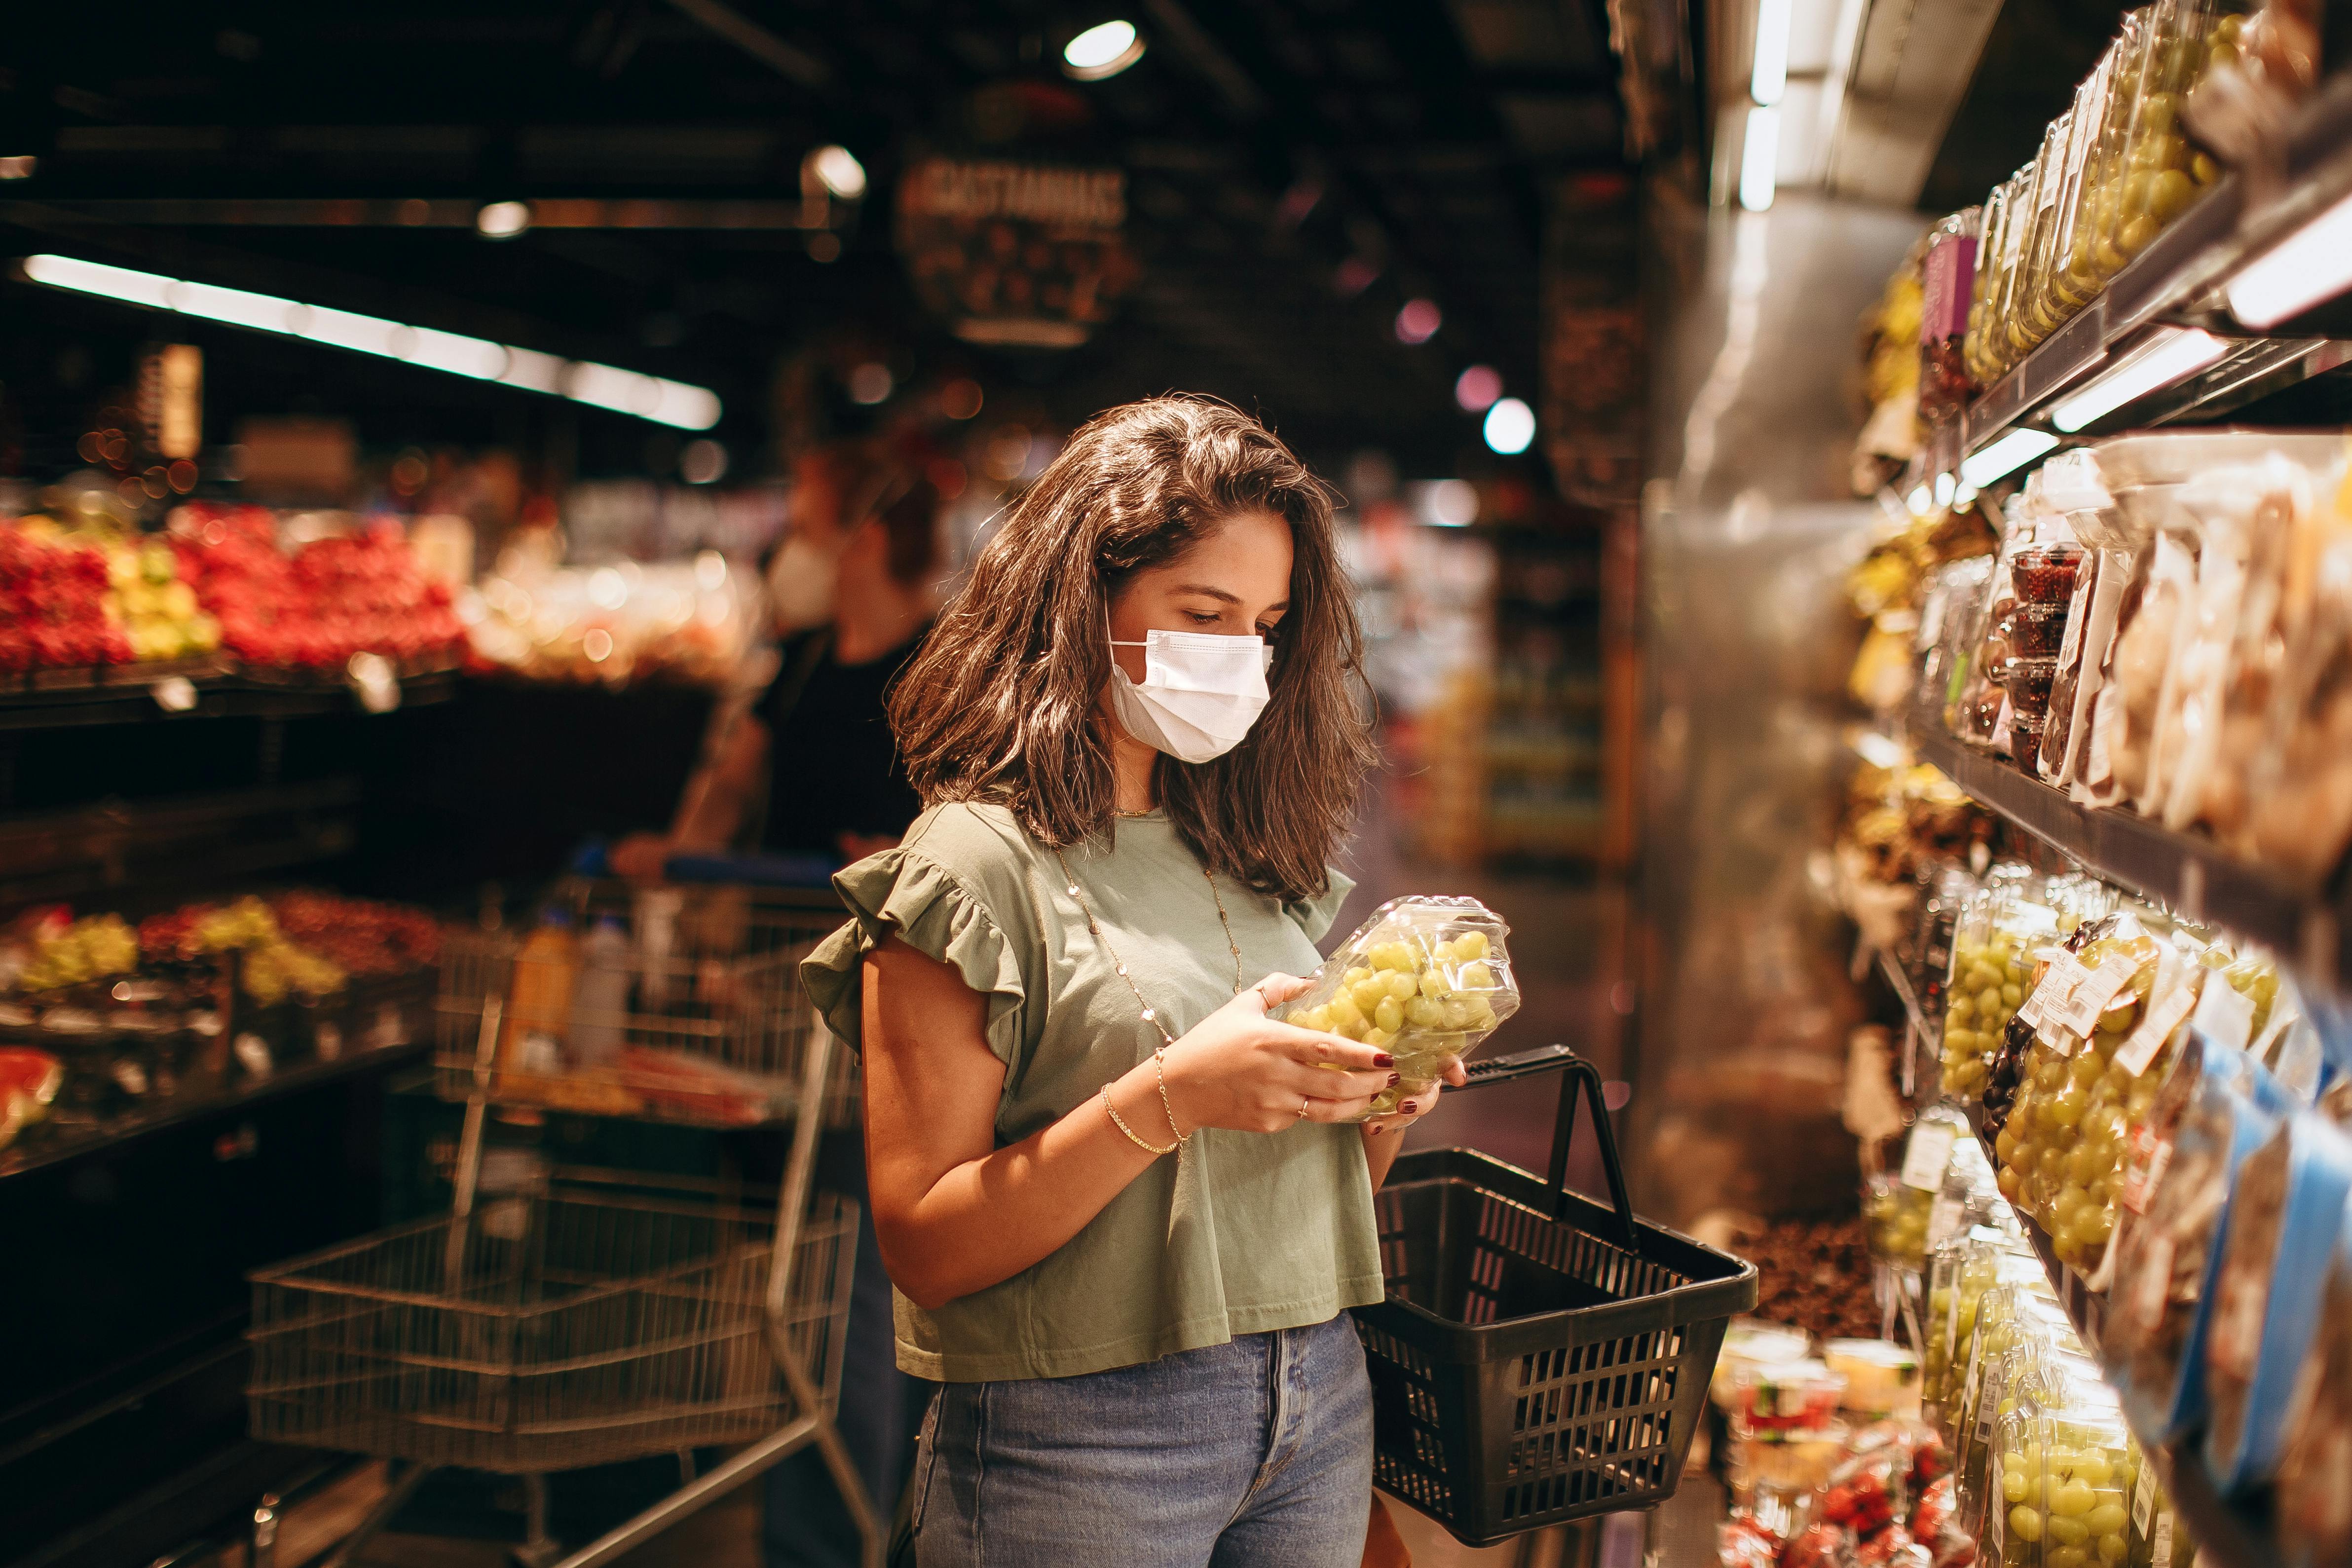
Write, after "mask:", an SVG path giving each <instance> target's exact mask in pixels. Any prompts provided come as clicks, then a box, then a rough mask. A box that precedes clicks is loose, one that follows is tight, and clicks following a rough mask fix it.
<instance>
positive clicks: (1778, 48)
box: [1748, 0, 1790, 105]
mask: <svg viewBox="0 0 2352 1568" xmlns="http://www.w3.org/2000/svg"><path fill="white" fill-rule="evenodd" d="M1789 7H1790V0H1756V63H1755V65H1754V67H1753V68H1751V69H1750V70H1749V71H1748V97H1750V98H1752V99H1754V100H1756V101H1757V102H1759V103H1761V104H1766V105H1770V104H1776V103H1778V102H1780V95H1781V94H1782V93H1784V92H1786V91H1788V90H1789Z"/></svg>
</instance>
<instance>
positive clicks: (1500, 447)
mask: <svg viewBox="0 0 2352 1568" xmlns="http://www.w3.org/2000/svg"><path fill="white" fill-rule="evenodd" d="M1483 433H1484V434H1485V436H1486V446H1487V448H1488V449H1489V450H1490V451H1495V452H1499V453H1500V454H1502V455H1503V456H1504V457H1506V458H1516V457H1517V456H1518V455H1519V454H1520V453H1521V452H1524V451H1526V450H1527V449H1528V446H1529V445H1531V444H1532V443H1533V442H1534V440H1535V438H1536V411H1535V410H1534V409H1532V408H1530V407H1528V405H1526V404H1524V403H1522V402H1520V401H1519V400H1518V399H1517V398H1516V397H1503V398H1497V399H1496V402H1495V405H1494V406H1493V407H1492V408H1489V409H1487V410H1486V426H1485V427H1484V432H1483Z"/></svg>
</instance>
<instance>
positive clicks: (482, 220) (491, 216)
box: [474, 202, 530, 239]
mask: <svg viewBox="0 0 2352 1568" xmlns="http://www.w3.org/2000/svg"><path fill="white" fill-rule="evenodd" d="M474 227H475V229H476V230H477V231H478V233H479V234H480V235H481V237H483V238H484V239H512V238H513V237H515V236H516V235H519V234H520V233H521V232H522V231H523V230H525V229H527V228H529V227H530V203H529V202H486V203H484V204H483V205H482V210H481V211H479V212H478V213H476V214H475V215H474Z"/></svg>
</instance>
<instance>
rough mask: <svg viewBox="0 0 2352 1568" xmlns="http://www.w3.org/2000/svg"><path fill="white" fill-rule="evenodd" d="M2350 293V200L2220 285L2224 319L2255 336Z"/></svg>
mask: <svg viewBox="0 0 2352 1568" xmlns="http://www.w3.org/2000/svg"><path fill="white" fill-rule="evenodd" d="M2347 288H2352V196H2347V197H2345V198H2344V199H2343V200H2342V201H2340V202H2337V203H2336V205H2334V206H2332V207H2329V208H2328V209H2327V210H2326V212H2324V213H2322V214H2320V215H2319V216H2317V217H2315V218H2313V219H2312V220H2311V221H2310V222H2309V223H2306V224H2305V225H2304V226H2302V227H2301V228H2299V229H2297V230H2295V231H2294V233H2293V234H2292V235H2289V236H2288V237H2286V238H2285V239H2284V240H2282V241H2281V242H2280V243H2278V244H2277V245H2274V246H2273V247H2271V248H2270V249H2268V250H2266V251H2264V252H2263V253H2262V254H2261V255H2260V256H2257V257H2256V258H2253V260H2252V261H2250V262H2248V263H2247V264H2246V265H2245V266H2244V267H2243V268H2240V269H2239V272H2238V275H2237V276H2236V277H2235V278H2232V279H2230V281H2229V282H2228V283H2227V284H2225V285H2223V287H2222V289H2221V292H2222V295H2223V297H2224V298H2226V299H2227V300H2229V301H2230V314H2231V315H2233V316H2235V317H2237V318H2238V320H2239V321H2242V322H2244V323H2245V324H2246V325H2247V326H2250V327H2252V328H2254V329H2255V330H2256V331H2261V330H2263V329H2264V328H2268V327H2273V326H2275V325H2277V324H2278V323H2279V322H2281V321H2285V320H2286V319H2287V318H2288V317H2289V316H2294V315H2299V314H2301V313H2302V312H2303V311H2305V310H2309V309H2311V307H2313V306H2314V305H2316V304H2318V303H2320V302H2321V301H2322V300H2331V299H2334V298H2335V297H2336V295H2338V294H2341V293H2342V292H2344V290H2345V289H2347Z"/></svg>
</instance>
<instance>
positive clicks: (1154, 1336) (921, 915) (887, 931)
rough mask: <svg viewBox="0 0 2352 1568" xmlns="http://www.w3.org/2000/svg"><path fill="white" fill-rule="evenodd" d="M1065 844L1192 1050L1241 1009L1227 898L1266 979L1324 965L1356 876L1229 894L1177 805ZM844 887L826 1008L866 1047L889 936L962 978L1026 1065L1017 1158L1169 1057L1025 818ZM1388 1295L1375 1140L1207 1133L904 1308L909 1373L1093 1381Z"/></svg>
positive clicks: (1301, 1127) (992, 1030) (1009, 1126)
mask: <svg viewBox="0 0 2352 1568" xmlns="http://www.w3.org/2000/svg"><path fill="white" fill-rule="evenodd" d="M1064 853H1065V855H1066V858H1067V860H1068V862H1069V868H1070V875H1071V877H1072V878H1075V879H1076V881H1077V884H1078V886H1079V888H1080V889H1082V891H1083V892H1084V893H1085V896H1086V899H1087V902H1088V903H1090V904H1091V905H1092V906H1093V908H1094V911H1095V915H1096V918H1097V920H1098V921H1100V922H1101V924H1102V926H1103V928H1104V931H1105V934H1106V935H1107V936H1108V939H1109V946H1110V948H1113V949H1116V950H1117V952H1118V957H1119V959H1123V960H1125V961H1126V963H1127V965H1128V968H1129V973H1131V974H1132V976H1133V978H1134V981H1135V984H1136V986H1137V987H1138V988H1139V990H1140V991H1141V992H1142V994H1143V995H1144V997H1145V999H1146V1000H1148V1001H1149V1002H1150V1004H1151V1005H1152V1006H1153V1008H1155V1009H1156V1010H1157V1011H1158V1012H1159V1014H1160V1017H1161V1018H1162V1019H1164V1020H1165V1021H1166V1022H1167V1024H1168V1026H1169V1030H1170V1032H1171V1033H1172V1034H1175V1035H1179V1036H1181V1035H1182V1034H1183V1033H1184V1031H1185V1030H1187V1029H1190V1028H1191V1027H1192V1026H1193V1025H1195V1024H1197V1023H1199V1022H1200V1021H1201V1020H1202V1018H1205V1017H1206V1016H1208V1015H1209V1014H1211V1013H1213V1012H1214V1011H1215V1010H1216V1009H1217V1008H1219V1007H1222V1006H1223V1005H1225V1003H1226V1002H1228V1001H1230V1000H1231V999H1232V998H1233V995H1234V960H1233V954H1232V952H1231V951H1230V950H1229V949H1228V948H1227V946H1226V944H1225V931H1224V929H1223V926H1222V925H1220V924H1219V922H1218V919H1217V904H1216V899H1217V898H1220V897H1221V898H1223V900H1224V907H1225V912H1226V915H1227V916H1228V918H1230V920H1231V921H1232V922H1233V935H1234V942H1237V943H1238V944H1239V945H1240V947H1241V953H1242V965H1241V967H1242V979H1243V984H1255V982H1256V981H1258V980H1259V979H1261V978H1263V977H1264V976H1265V975H1266V974H1267V973H1271V972H1276V971H1279V972H1282V973H1289V974H1306V973H1308V972H1310V971H1311V970H1313V969H1314V967H1315V965H1316V963H1318V954H1317V952H1316V951H1315V941H1314V939H1316V938H1318V937H1319V936H1321V935H1322V934H1323V932H1324V931H1325V930H1327V929H1328V927H1329V925H1330V923H1331V920H1332V917H1333V916H1334V915H1335V914H1336V913H1337V912H1338V910H1339V903H1340V900H1342V899H1344V898H1345V897H1346V896H1347V893H1348V889H1349V888H1350V887H1351V886H1352V885H1353V884H1351V883H1350V882H1349V879H1347V878H1345V877H1342V876H1340V875H1339V873H1337V872H1333V873H1332V875H1331V886H1330V889H1329V890H1328V892H1327V893H1326V894H1325V895H1324V896H1323V897H1322V898H1319V899H1317V900H1312V901H1310V902H1303V903H1291V904H1285V903H1283V902H1281V901H1279V900H1276V899H1274V898H1271V897H1268V896H1267V895H1265V894H1263V893H1256V892H1252V891H1251V890H1249V889H1246V888H1244V887H1242V886H1240V885H1239V884H1237V883H1234V882H1232V881H1230V880H1227V879H1219V880H1218V882H1217V884H1216V888H1215V889H1214V894H1213V893H1212V889H1211V887H1210V884H1209V881H1208V879H1206V878H1205V877H1203V876H1202V868H1201V861H1200V858H1199V857H1197V856H1196V855H1194V854H1193V853H1192V850H1191V849H1190V848H1189V847H1186V845H1185V844H1184V841H1183V840H1182V839H1181V837H1178V835H1177V833H1176V830H1175V828H1174V826H1172V825H1171V823H1170V822H1169V821H1168V819H1167V818H1166V817H1165V816H1162V815H1161V814H1160V813H1157V812H1155V813H1152V814H1150V815H1149V816H1139V817H1122V818H1121V819H1119V821H1118V823H1117V824H1116V825H1115V826H1114V827H1113V829H1112V830H1111V831H1109V832H1107V833H1105V834H1104V835H1102V836H1101V837H1098V838H1097V839H1096V840H1094V841H1093V842H1091V843H1089V844H1087V845H1084V846H1081V847H1076V848H1072V849H1069V850H1066V851H1065V852H1064ZM834 885H835V887H836V888H838V889H840V891H841V894H842V897H843V898H844V899H845V900H847V901H848V904H849V907H850V909H851V910H852V911H854V918H853V919H852V920H851V921H849V923H848V924H846V925H845V926H843V927H842V928H841V930H840V931H836V932H835V933H834V934H833V935H832V936H831V937H829V938H827V939H826V940H825V941H824V942H823V943H822V944H821V945H820V946H819V947H818V948H817V949H816V951H815V952H814V954H813V955H812V956H811V957H809V958H808V959H807V960H806V961H805V962H803V963H802V965H801V978H802V981H803V984H805V985H806V986H807V987H808V991H809V994H810V996H811V997H812V998H813V999H814V1001H815V1003H816V1006H817V1009H818V1011H819V1012H820V1013H821V1014H822V1015H823V1016H824V1019H825V1021H826V1022H827V1023H828V1024H829V1025H830V1026H832V1028H833V1030H834V1032H835V1034H836V1035H838V1036H840V1037H842V1038H843V1039H844V1040H846V1041H848V1042H850V1043H851V1044H852V1045H853V1046H856V1044H858V1042H859V1039H860V1031H859V1025H860V1016H859V1015H860V1011H861V996H862V984H861V981H860V978H859V965H860V961H861V960H862V959H863V958H864V956H865V954H866V952H870V951H872V949H873V948H874V947H875V946H876V945H877V943H878V942H881V941H882V940H883V939H884V937H885V936H887V935H897V936H898V937H900V938H901V939H903V940H904V941H905V942H907V943H908V945H909V946H911V947H913V948H915V949H916V950H917V951H919V952H924V953H927V954H929V956H930V957H932V958H934V959H938V960H940V962H942V963H950V964H952V965H954V966H955V968H956V969H957V971H958V972H960V973H961V974H962V975H963V978H964V982H965V984H969V985H970V986H971V988H972V989H973V990H974V991H977V992H980V993H981V994H983V995H985V996H986V997H987V998H988V1022H987V1026H986V1028H987V1039H988V1045H989V1048H990V1049H992V1050H993V1051H994V1052H995V1053H996V1054H997V1056H999V1057H1000V1058H1003V1062H1004V1089H1003V1096H1002V1097H1001V1098H1000V1099H999V1100H998V1101H997V1106H996V1139H997V1142H998V1144H999V1146H1000V1147H1001V1146H1003V1145H1005V1144H1010V1143H1015V1142H1020V1141H1021V1140H1022V1139H1024V1138H1026V1137H1028V1136H1029V1135H1030V1134H1031V1133H1033V1132H1035V1131H1038V1130H1039V1129H1041V1128H1043V1127H1045V1126H1047V1125H1048V1124H1050V1123H1052V1122H1054V1121H1057V1120H1058V1119H1060V1118H1061V1117H1063V1116H1065V1115H1066V1114H1068V1113H1069V1111H1070V1110H1072V1109H1074V1108H1075V1107H1077V1106H1080V1105H1084V1104H1086V1103H1087V1102H1088V1101H1090V1100H1093V1099H1094V1098H1095V1096H1096V1094H1097V1091H1098V1090H1099V1089H1101V1087H1102V1086H1103V1085H1104V1084H1105V1083H1107V1082H1108V1081H1110V1080H1111V1079H1116V1078H1118V1077H1119V1076H1120V1075H1121V1074H1123V1073H1125V1072H1127V1071H1128V1070H1129V1068H1133V1067H1134V1066H1135V1065H1136V1064H1137V1063H1139V1062H1140V1061H1142V1060H1144V1059H1145V1058H1147V1057H1149V1056H1150V1054H1151V1050H1152V1047H1155V1046H1157V1045H1159V1044H1160V1035H1159V1033H1158V1031H1156V1030H1155V1029H1154V1028H1153V1027H1152V1026H1151V1025H1150V1024H1149V1023H1147V1022H1146V1021H1145V1020H1144V1018H1143V1016H1142V1010H1141V1007H1140V1006H1139V1005H1138V1003H1137V1001H1136V996H1135V992H1134V991H1131V990H1129V987H1128V984H1127V982H1126V981H1125V980H1123V979H1121V978H1120V977H1119V975H1118V971H1117V968H1116V963H1117V961H1116V960H1114V959H1113V958H1112V956H1111V953H1110V952H1109V951H1108V950H1107V949H1106V948H1105V946H1104V944H1103V943H1102V942H1098V941H1097V940H1096V938H1095V937H1094V936H1093V935H1091V934H1090V933H1089V932H1088V931H1087V918H1086V913H1085V910H1083V909H1082V908H1081V907H1080V905H1079V903H1078V900H1076V899H1075V898H1073V897H1072V896H1071V895H1070V893H1069V891H1068V885H1067V882H1066V880H1065V879H1064V877H1063V875H1062V870H1061V867H1060V866H1059V865H1058V864H1057V863H1056V862H1055V858H1054V852H1053V851H1052V850H1051V849H1049V848H1046V847H1045V846H1043V845H1041V844H1038V843H1037V842H1036V841H1035V840H1034V839H1032V838H1031V837H1029V836H1028V834H1027V833H1025V832H1024V831H1023V830H1022V828H1021V826H1020V824H1019V823H1018V822H1017V821H1016V820H1014V818H1013V815H1012V814H1011V813H1010V812H1009V811H1006V810H1004V809H1003V807H1000V806H995V805H971V804H950V805H937V806H933V807H932V808H931V809H930V810H929V811H926V812H925V813H924V814H923V815H922V816H920V817H919V818H917V819H916V822H915V825H914V826H912V827H911V828H909V829H908V832H907V837H906V839H905V841H904V842H903V843H901V844H900V845H899V847H897V848H895V849H889V850H886V851H884V852H883V853H882V854H879V855H876V856H873V857H871V858H867V859H865V860H861V861H859V862H858V863H857V864H856V865H855V866H852V867H850V868H847V869H846V870H844V871H843V872H841V873H840V875H838V876H836V877H835V879H834ZM1137 1131H1139V1132H1142V1133H1143V1134H1144V1136H1146V1137H1148V1138H1153V1139H1154V1141H1155V1142H1160V1141H1164V1140H1165V1138H1166V1131H1165V1130H1164V1129H1152V1128H1149V1127H1145V1128H1139V1129H1137ZM1155 1134H1156V1136H1155ZM1381 1293H1382V1292H1381V1265H1380V1247H1379V1238H1378V1236H1377V1233H1376V1231H1375V1228H1374V1224H1373V1218H1372V1193H1371V1183H1370V1176H1369V1174H1368V1173H1367V1170H1366V1167H1365V1163H1364V1148H1363V1142H1362V1139H1361V1137H1360V1135H1359V1133H1358V1131H1357V1130H1356V1129H1355V1128H1353V1127H1333V1126H1327V1125H1323V1124H1320V1123H1317V1122H1301V1123H1299V1124H1298V1125H1297V1126H1296V1127H1292V1128H1289V1129H1286V1130H1285V1131H1281V1132H1276V1133H1273V1134H1270V1135H1269V1134H1265V1133H1255V1132H1233V1131H1224V1130H1223V1129H1219V1128H1208V1129H1204V1130H1202V1131H1201V1132H1199V1133H1197V1134H1196V1135H1195V1136H1194V1137H1193V1138H1192V1142H1190V1143H1189V1144H1187V1145H1186V1147H1185V1149H1184V1152H1183V1153H1182V1155H1181V1158H1180V1157H1178V1156H1174V1155H1171V1156H1168V1157H1165V1158H1162V1159H1160V1160H1159V1161H1156V1162H1154V1163H1152V1164H1151V1165H1150V1168H1148V1169H1147V1170H1145V1172H1144V1173H1142V1174H1141V1175H1140V1176H1138V1177H1137V1178H1136V1179H1135V1180H1134V1181H1133V1182H1132V1183H1130V1184H1129V1185H1128V1186H1127V1187H1126V1189H1125V1190H1124V1191H1122V1192H1121V1193H1120V1194H1118V1196H1117V1197H1115V1198H1113V1199H1111V1201H1110V1203H1109V1204H1108V1205H1107V1206H1105V1208H1104V1209H1103V1211H1102V1212H1101V1213H1100V1214H1098V1215H1096V1216H1095V1217H1094V1218H1093V1219H1092V1220H1090V1221H1088V1222H1087V1226H1086V1228H1085V1229H1083V1230H1081V1231H1079V1232H1078V1234H1077V1235H1076V1236H1075V1237H1071V1238H1070V1240H1069V1241H1067V1242H1066V1243H1064V1244H1063V1246H1062V1247H1060V1248H1059V1249H1058V1250H1056V1251H1055V1252H1054V1253H1053V1254H1052V1255H1051V1256H1050V1257H1047V1258H1045V1259H1043V1260H1042V1261H1040V1262H1038V1263H1035V1264H1034V1265H1032V1266H1031V1267H1029V1268H1024V1269H1023V1270H1022V1271H1021V1272H1020V1273H1018V1274H1015V1275H1013V1277H1012V1278H1011V1279H1006V1280H1004V1281H1003V1282H1002V1283H1000V1284H996V1285H992V1286H990V1287H989V1288H988V1289H985V1290H979V1291H975V1292H973V1293H972V1294H971V1295H969V1296H964V1297H961V1298H959V1299H957V1300H953V1301H950V1302H949V1303H948V1304H947V1305H945V1306H943V1307H941V1308H940V1309H938V1310H935V1311H931V1310H924V1309H923V1308H920V1307H918V1306H916V1305H915V1304H914V1303H913V1302H912V1301H909V1300H907V1298H906V1297H905V1296H904V1295H900V1296H899V1297H898V1364H899V1365H900V1366H901V1367H903V1368H904V1369H905V1370H907V1371H908V1372H909V1373H914V1374H915V1375H917V1376H919V1377H928V1378H932V1379H936V1380H939V1381H942V1382H948V1383H973V1382H983V1381H989V1380H994V1379H1000V1378H1016V1377H1071V1376H1076V1375H1077V1374H1079V1373H1089V1372H1101V1371H1104V1370H1107V1369H1108V1368H1111V1367H1118V1366H1129V1365H1133V1364H1135V1363H1139V1362H1146V1361H1151V1360H1154V1359H1156V1358H1158V1357H1160V1356H1163V1355H1168V1354H1171V1353H1172V1352H1177V1351H1185V1350H1194V1349H1198V1348H1200V1347H1201V1346H1203V1345H1213V1344H1222V1343H1223V1342H1226V1341H1227V1340H1230V1339H1232V1338H1234V1336H1235V1335H1237V1334H1249V1333H1260V1332H1264V1331H1267V1330H1271V1329H1286V1328H1300V1327H1304V1326H1306V1325H1307V1324H1311V1323H1320V1322H1324V1321H1328V1320H1329V1319H1331V1318H1333V1317H1336V1316H1337V1315H1338V1314H1339V1313H1340V1312H1341V1311H1343V1310H1346V1309H1348V1308H1349V1307H1355V1306H1361V1305H1363V1304H1365V1303H1367V1302H1371V1301H1377V1300H1381Z"/></svg>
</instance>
